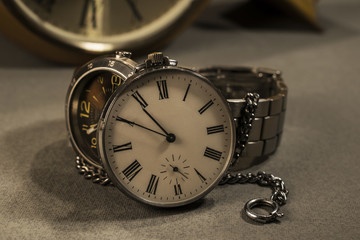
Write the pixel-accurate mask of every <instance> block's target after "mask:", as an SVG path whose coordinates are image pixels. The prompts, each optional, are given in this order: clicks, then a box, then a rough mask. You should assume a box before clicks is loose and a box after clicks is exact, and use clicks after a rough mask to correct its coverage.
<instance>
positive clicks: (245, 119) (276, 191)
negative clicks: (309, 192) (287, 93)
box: [219, 93, 289, 223]
mask: <svg viewBox="0 0 360 240" xmlns="http://www.w3.org/2000/svg"><path fill="white" fill-rule="evenodd" d="M259 98H260V96H259V94H257V93H247V94H246V97H245V106H244V107H243V109H242V111H241V118H240V119H239V123H238V131H239V132H238V139H237V147H238V148H237V150H236V151H235V161H234V162H237V160H238V159H239V158H240V156H241V154H242V152H243V151H244V150H245V148H246V145H247V143H248V140H249V134H250V131H251V128H252V122H253V121H254V119H255V111H256V109H257V106H258V102H259ZM235 183H240V184H244V183H256V184H258V185H260V186H267V187H271V189H272V191H273V193H272V195H271V197H270V200H267V199H262V198H256V199H252V200H250V201H248V202H247V203H246V204H245V207H244V210H245V213H246V215H247V216H248V217H250V218H251V219H252V220H254V221H257V222H261V223H267V222H271V221H274V220H275V219H276V218H277V217H282V216H283V215H284V214H283V213H279V205H280V206H282V205H285V204H286V200H287V194H288V193H289V191H288V190H286V187H285V183H284V181H282V180H281V178H279V177H275V176H274V175H272V174H267V173H265V172H258V173H257V174H253V173H251V172H250V173H247V174H243V173H240V172H238V173H227V174H225V176H224V177H223V178H222V180H221V181H220V183H219V185H224V184H235ZM264 205H265V206H269V207H272V208H273V211H272V212H271V213H270V214H269V215H261V214H257V213H255V212H253V211H251V209H252V208H254V207H256V206H264Z"/></svg>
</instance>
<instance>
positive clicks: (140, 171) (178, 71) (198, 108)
mask: <svg viewBox="0 0 360 240" xmlns="http://www.w3.org/2000/svg"><path fill="white" fill-rule="evenodd" d="M176 65H177V62H176V61H175V60H170V59H169V58H168V57H164V56H163V54H162V53H152V54H150V55H149V56H148V59H147V60H146V61H145V63H144V64H141V65H139V66H137V69H136V73H135V74H134V75H132V76H131V77H130V78H128V80H127V81H126V82H125V83H124V84H122V85H121V86H119V88H118V89H117V90H116V91H115V93H114V94H113V95H112V96H111V97H110V99H109V101H108V102H107V104H106V105H105V107H104V110H103V112H102V114H101V117H100V120H99V130H98V132H97V134H98V136H97V140H98V143H99V145H98V151H99V155H100V159H101V162H102V164H103V166H104V169H105V171H106V173H107V174H108V177H109V178H110V179H111V181H112V183H113V184H114V185H115V186H116V187H118V188H119V189H120V190H121V191H122V192H124V193H125V194H127V195H128V196H130V197H132V198H133V199H136V200H138V201H140V202H143V203H146V204H150V205H153V206H159V207H176V206H181V205H185V204H188V203H191V202H193V201H196V200H198V199H200V198H202V197H204V196H205V195H206V194H207V193H209V192H210V191H211V190H212V189H213V188H214V187H215V186H217V185H218V183H219V182H220V181H221V180H223V178H224V176H227V175H226V173H227V172H228V169H229V167H230V166H231V167H233V168H234V167H236V164H237V163H236V162H235V161H234V159H238V158H239V157H245V156H247V157H261V156H266V155H268V154H271V153H273V152H274V151H275V149H276V147H277V145H278V144H279V139H280V136H281V132H282V128H283V119H284V117H283V116H284V113H285V102H286V101H285V99H286V95H287V90H286V86H285V85H284V84H283V82H282V79H281V77H280V73H279V72H277V71H270V70H260V69H249V68H210V69H201V70H199V72H197V71H193V70H190V69H186V68H181V67H178V66H176ZM240 76H242V77H240ZM247 92H258V93H259V94H261V95H263V96H264V97H262V98H260V97H259V95H258V94H248V95H247V94H246V93H247ZM245 95H246V96H247V97H244V96H245ZM257 107H258V110H259V111H256V112H255V109H256V108H257ZM251 128H253V129H252V130H253V131H251V133H250V129H251ZM247 143H248V147H249V148H245V146H246V144H247ZM228 178H229V177H228ZM262 180H263V178H262ZM258 182H261V181H260V180H258ZM263 183H264V181H263ZM282 190H284V189H282ZM258 203H259V202H258ZM261 203H263V204H264V202H261ZM253 204H255V205H256V204H257V202H255V203H253ZM251 206H253V205H251Z"/></svg>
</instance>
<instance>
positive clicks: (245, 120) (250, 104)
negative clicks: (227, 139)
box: [234, 93, 260, 163]
mask: <svg viewBox="0 0 360 240" xmlns="http://www.w3.org/2000/svg"><path fill="white" fill-rule="evenodd" d="M259 98H260V96H259V94H257V93H247V94H246V97H245V106H244V107H243V109H242V110H241V117H240V118H239V119H238V121H239V122H238V126H237V127H238V133H237V134H238V136H237V142H236V145H237V148H236V150H235V156H234V158H235V160H234V163H235V162H237V160H238V159H239V158H240V156H241V154H242V152H243V151H244V150H245V147H246V144H247V143H248V140H249V134H250V131H251V128H252V122H253V121H254V119H255V111H256V109H257V106H258V102H259Z"/></svg>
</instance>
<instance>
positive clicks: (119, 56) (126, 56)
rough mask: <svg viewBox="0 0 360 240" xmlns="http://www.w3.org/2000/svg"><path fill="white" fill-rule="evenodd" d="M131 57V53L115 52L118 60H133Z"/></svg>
mask: <svg viewBox="0 0 360 240" xmlns="http://www.w3.org/2000/svg"><path fill="white" fill-rule="evenodd" d="M131 55H132V53H131V52H126V51H116V52H115V57H116V58H121V57H125V58H131Z"/></svg>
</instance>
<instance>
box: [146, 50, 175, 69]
mask: <svg viewBox="0 0 360 240" xmlns="http://www.w3.org/2000/svg"><path fill="white" fill-rule="evenodd" d="M145 65H146V67H147V68H149V67H156V66H176V65H177V61H176V60H172V59H169V57H165V56H164V54H163V53H162V52H153V53H150V54H149V55H148V58H147V59H146V60H145Z"/></svg>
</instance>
